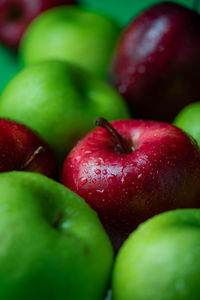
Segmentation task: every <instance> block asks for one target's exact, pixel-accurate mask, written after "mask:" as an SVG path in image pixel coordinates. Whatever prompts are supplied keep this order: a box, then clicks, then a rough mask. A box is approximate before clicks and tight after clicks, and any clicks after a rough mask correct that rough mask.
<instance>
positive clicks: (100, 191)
mask: <svg viewBox="0 0 200 300" xmlns="http://www.w3.org/2000/svg"><path fill="white" fill-rule="evenodd" d="M96 191H97V192H98V193H103V192H104V190H96Z"/></svg>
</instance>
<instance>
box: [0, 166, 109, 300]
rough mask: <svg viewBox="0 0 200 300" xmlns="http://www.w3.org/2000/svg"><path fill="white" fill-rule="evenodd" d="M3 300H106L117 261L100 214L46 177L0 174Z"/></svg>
mask: <svg viewBox="0 0 200 300" xmlns="http://www.w3.org/2000/svg"><path fill="white" fill-rule="evenodd" d="M0 194H1V202H0V240H1V247H0V265H1V267H0V282H1V284H0V299H2V300H22V299H29V300H38V299H48V300H55V299H56V300H66V299H67V300H80V299H81V300H102V299H103V297H104V295H105V293H106V288H107V285H108V280H109V275H110V271H111V267H112V261H113V251H112V248H111V244H110V241H109V239H108V237H107V235H106V233H105V231H104V229H103V227H102V225H101V223H100V221H99V220H98V217H97V215H96V213H95V212H94V211H93V210H92V209H91V208H90V207H89V206H88V205H87V204H86V202H85V201H84V200H83V199H81V198H80V197H79V196H77V195H76V194H75V193H73V192H72V191H70V190H68V189H67V188H65V187H64V186H62V185H61V184H59V183H57V182H55V181H53V180H51V179H49V178H47V177H45V176H44V175H41V174H36V173H29V172H16V171H15V172H8V173H1V174H0Z"/></svg>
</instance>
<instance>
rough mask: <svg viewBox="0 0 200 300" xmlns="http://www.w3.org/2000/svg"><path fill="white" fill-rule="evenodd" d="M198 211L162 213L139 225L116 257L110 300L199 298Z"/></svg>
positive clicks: (199, 213) (182, 299)
mask: <svg viewBox="0 0 200 300" xmlns="http://www.w3.org/2000/svg"><path fill="white" fill-rule="evenodd" d="M199 249H200V210H199V209H180V210H175V211H170V212H166V213H162V214H160V215H158V216H156V217H154V218H152V219H150V220H148V221H146V222H145V223H144V224H142V225H141V226H139V228H138V229H137V230H136V231H135V232H133V233H132V234H131V235H130V237H129V238H128V239H127V240H126V241H125V243H124V245H123V246H122V248H121V249H120V251H119V253H118V256H117V258H116V262H115V266H114V271H113V277H112V288H113V300H133V299H134V300H146V299H156V300H164V299H165V300H188V299H192V300H198V299H199V293H200V286H199V278H200V256H199Z"/></svg>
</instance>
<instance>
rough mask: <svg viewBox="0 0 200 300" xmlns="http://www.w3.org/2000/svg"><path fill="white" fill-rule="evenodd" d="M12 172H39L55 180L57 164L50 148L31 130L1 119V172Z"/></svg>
mask: <svg viewBox="0 0 200 300" xmlns="http://www.w3.org/2000/svg"><path fill="white" fill-rule="evenodd" d="M41 149H42V151H41ZM38 152H41V153H38ZM10 170H26V171H32V172H38V173H42V174H44V175H46V176H48V177H53V178H54V177H55V176H56V175H57V162H56V158H55V156H54V153H53V150H52V149H51V148H50V146H49V145H47V143H46V142H44V141H43V140H42V139H41V138H40V137H39V136H38V135H36V133H34V132H33V131H32V130H31V129H29V128H28V127H26V126H24V125H22V124H19V123H17V122H14V121H11V120H7V119H0V172H5V171H10Z"/></svg>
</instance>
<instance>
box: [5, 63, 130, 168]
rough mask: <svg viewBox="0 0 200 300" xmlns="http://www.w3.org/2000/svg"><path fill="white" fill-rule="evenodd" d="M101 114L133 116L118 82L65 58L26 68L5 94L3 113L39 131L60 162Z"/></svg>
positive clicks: (113, 116) (117, 117)
mask: <svg viewBox="0 0 200 300" xmlns="http://www.w3.org/2000/svg"><path fill="white" fill-rule="evenodd" d="M101 114H102V115H105V116H106V118H108V119H109V120H116V119H120V118H128V117H129V112H128V109H127V107H126V103H125V102H124V100H123V99H122V98H121V97H120V95H119V94H118V93H117V92H116V91H114V90H113V89H112V87H110V86H109V85H107V84H106V83H104V82H103V81H102V80H100V79H99V78H97V77H96V76H94V75H92V74H89V73H87V72H86V71H84V70H82V69H79V68H77V67H75V66H73V65H71V64H69V63H67V62H63V61H47V62H42V63H38V64H35V65H32V66H28V67H26V68H25V69H24V70H22V71H21V72H20V73H18V74H17V75H16V76H15V77H14V78H13V79H12V80H11V82H10V83H9V84H8V85H7V87H6V88H5V90H4V91H3V93H2V96H1V99H0V116H1V117H4V118H10V119H13V120H16V121H18V122H21V123H23V124H25V125H27V126H29V127H30V128H32V129H33V130H35V131H36V132H38V133H39V134H40V136H41V137H43V138H44V139H45V140H46V141H47V142H48V143H49V144H50V145H51V147H52V148H53V149H54V151H55V153H56V154H57V159H58V160H59V161H60V163H63V161H64V159H65V157H66V154H67V153H68V152H69V150H71V148H72V147H73V146H74V144H75V143H76V142H77V141H78V140H79V139H80V138H81V137H83V136H84V135H85V134H86V133H87V132H88V131H89V130H91V129H92V128H93V127H94V119H95V118H97V117H98V116H99V115H101Z"/></svg>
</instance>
